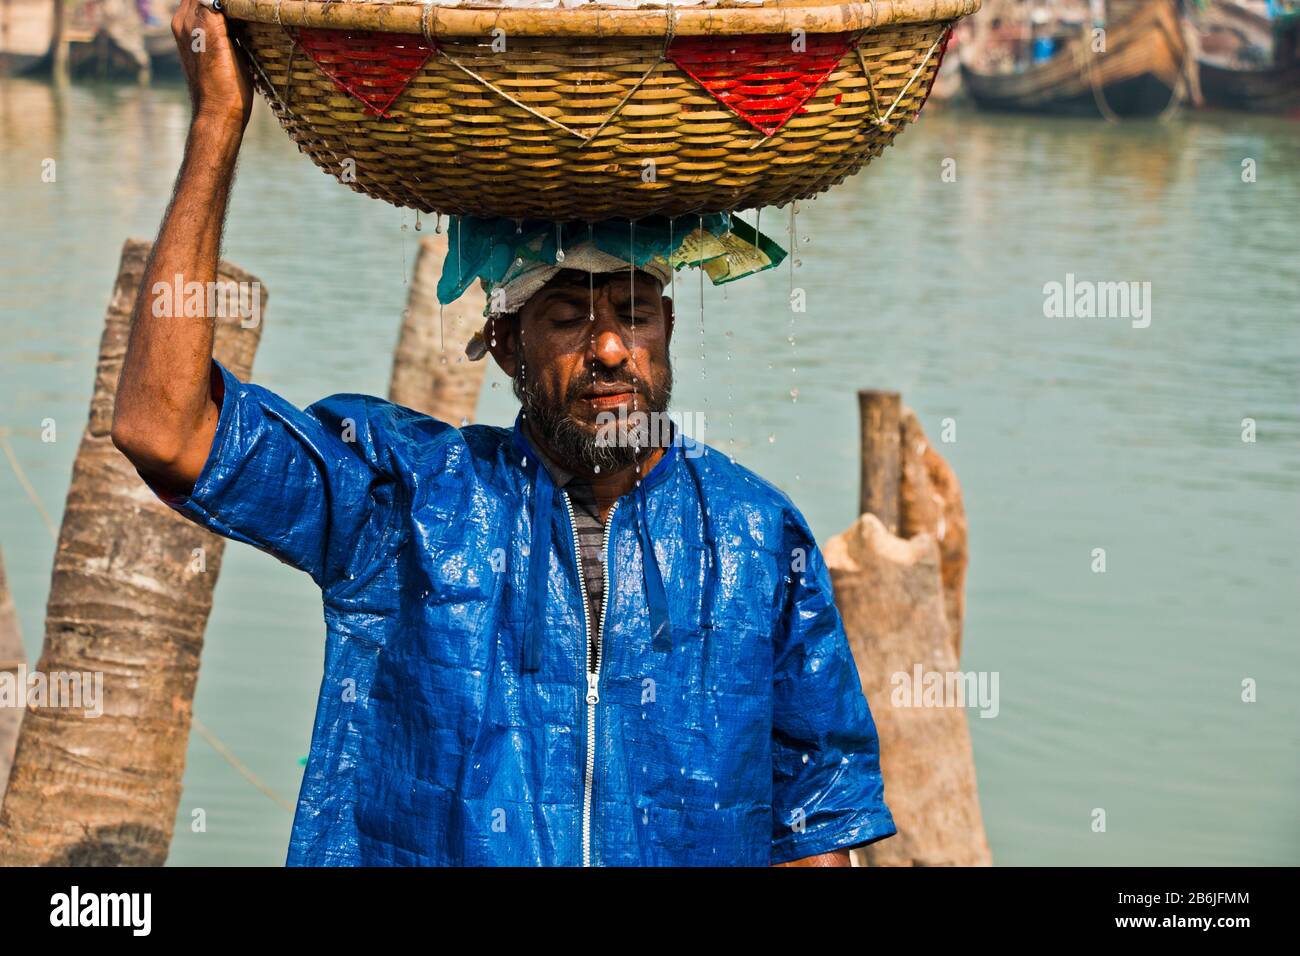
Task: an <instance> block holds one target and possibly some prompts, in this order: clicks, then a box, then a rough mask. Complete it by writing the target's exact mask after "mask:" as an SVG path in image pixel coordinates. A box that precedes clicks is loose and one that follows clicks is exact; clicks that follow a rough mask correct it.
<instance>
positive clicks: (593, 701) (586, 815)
mask: <svg viewBox="0 0 1300 956" xmlns="http://www.w3.org/2000/svg"><path fill="white" fill-rule="evenodd" d="M560 494H561V495H563V496H564V507H565V508H566V509H568V512H569V529H570V531H571V532H572V533H573V557H574V562H575V563H576V564H577V566H578V590H579V592H580V594H581V597H582V620H583V623H584V624H585V625H586V626H585V632H586V635H585V637H586V639H585V642H584V644H583V656H584V657H585V659H586V673H585V675H584V676H585V677H586V679H587V760H586V765H585V767H584V770H583V776H582V865H583V866H591V801H592V791H593V790H594V787H595V781H596V707H597V705H598V704H599V703H600V660H601V656H602V651H603V650H604V642H605V615H606V614H607V613H608V611H609V584H610V581H609V565H610V561H609V537H610V531H611V530H612V529H613V527H614V513H615V512H616V511H618V502H617V501H615V502H614V505H613V507H612V508H610V509H609V515H608V517H606V518H605V535H604V539H603V541H602V542H601V554H603V555H604V556H605V560H604V562H603V564H604V570H603V574H604V587H603V589H602V590H601V595H600V624H599V626H598V627H597V628H596V642H595V645H594V646H593V645H592V641H591V605H590V602H588V600H587V577H586V574H585V573H584V572H583V569H582V542H581V541H580V540H579V537H578V522H577V519H576V518H575V517H574V515H573V502H572V501H571V500H570V499H569V493H568V492H567V491H565V490H564V489H560Z"/></svg>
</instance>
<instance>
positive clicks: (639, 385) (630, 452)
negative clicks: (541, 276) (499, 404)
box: [488, 269, 673, 475]
mask: <svg viewBox="0 0 1300 956" xmlns="http://www.w3.org/2000/svg"><path fill="white" fill-rule="evenodd" d="M633 277H634V278H633ZM494 324H495V329H489V335H488V340H489V342H491V341H492V338H493V335H492V334H491V333H493V332H495V338H496V343H497V344H496V345H494V346H493V345H489V351H491V353H492V356H493V358H494V359H496V362H497V364H498V365H500V366H501V368H502V370H504V371H505V373H506V374H507V375H509V376H510V377H511V378H512V379H513V380H514V387H515V394H516V395H517V396H518V397H519V401H520V403H521V404H522V405H523V408H524V414H525V415H526V416H527V419H528V422H529V424H530V426H531V427H532V429H533V430H534V431H535V432H536V433H537V434H538V435H539V437H540V438H541V439H542V440H543V441H544V442H545V444H546V445H547V450H548V451H549V453H550V454H552V455H553V456H554V457H555V459H556V461H557V463H558V464H560V465H562V466H564V467H565V468H568V469H570V470H572V471H574V472H577V473H579V474H585V475H592V474H610V473H612V472H617V471H618V470H620V469H622V468H625V467H627V466H629V465H631V464H633V463H634V462H635V461H637V459H638V458H641V457H644V455H645V453H646V451H647V448H646V444H647V436H648V435H649V436H654V435H655V434H657V430H656V429H649V430H647V429H646V428H645V426H644V421H645V417H644V414H643V415H641V416H638V415H636V414H634V413H638V412H640V413H655V412H659V413H662V412H666V411H667V410H668V401H669V397H670V395H671V392H672V367H671V365H670V362H669V358H668V346H669V342H670V340H671V339H672V331H673V310H672V300H671V299H669V298H668V297H666V296H665V295H664V294H663V287H662V285H661V283H660V282H659V280H658V279H656V278H655V277H653V276H651V275H649V274H647V273H644V272H636V273H633V274H629V273H628V272H615V273H609V274H606V275H598V276H591V275H589V274H588V273H585V272H578V271H576V270H572V269H564V270H561V271H560V272H559V274H557V275H556V276H555V277H554V278H553V279H552V280H551V281H550V282H548V283H547V284H546V285H545V286H543V287H542V289H541V290H540V291H538V292H537V293H536V294H535V295H533V297H532V298H530V299H529V300H528V301H527V302H526V303H524V306H523V308H522V309H520V310H519V313H518V314H517V315H516V316H513V317H507V318H498V319H496V320H495V323H494ZM638 421H640V422H641V423H642V424H641V426H640V427H639V428H638V427H637V423H638Z"/></svg>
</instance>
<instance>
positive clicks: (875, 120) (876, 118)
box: [858, 24, 952, 126]
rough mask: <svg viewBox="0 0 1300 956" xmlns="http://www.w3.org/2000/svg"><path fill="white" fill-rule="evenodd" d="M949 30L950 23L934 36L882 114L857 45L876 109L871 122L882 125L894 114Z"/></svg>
mask: <svg viewBox="0 0 1300 956" xmlns="http://www.w3.org/2000/svg"><path fill="white" fill-rule="evenodd" d="M951 32H952V25H951V24H949V25H947V26H946V27H945V28H944V29H943V30H942V31H941V32H940V33H939V35H938V36H937V37H935V40H934V42H933V43H931V44H930V49H928V50H926V51H925V57H924V59H922V60H921V65H920V66H918V67H917V68H916V69H915V70H913V71H912V75H911V76H909V77H908V78H907V82H906V83H904V84H903V88H902V89H901V90H899V91H898V94H897V95H896V96H895V97H894V99H893V101H892V102H891V103H890V104H889V109H888V110H887V111H886V112H885V115H884V116H881V115H880V102H879V100H877V99H876V89H875V86H874V84H873V83H872V82H871V70H869V69H867V61H866V58H865V57H863V55H862V48H861V47H858V62H860V63H861V64H862V72H863V73H865V74H866V75H867V90H868V91H869V92H870V93H871V105H872V108H873V109H874V110H875V111H876V115H875V116H873V117H872V118H871V122H872V123H874V124H875V125H876V126H884V125H885V124H886V123H888V122H889V117H891V116H893V115H894V110H895V109H897V108H898V104H899V103H901V102H903V97H904V96H906V95H907V91H908V90H910V89H911V88H912V84H913V83H915V82H916V78H917V77H918V76H920V75H921V73H922V71H923V70H924V69H925V67H926V64H928V63H929V62H930V57H932V56H934V51H935V50H937V49H938V48H939V44H940V43H942V42H943V41H944V40H945V39H946V38H947V36H948V34H949V33H951Z"/></svg>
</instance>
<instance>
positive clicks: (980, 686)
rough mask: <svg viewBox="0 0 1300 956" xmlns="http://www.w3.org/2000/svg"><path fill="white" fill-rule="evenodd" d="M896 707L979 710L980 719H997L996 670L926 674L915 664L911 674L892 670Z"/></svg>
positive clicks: (931, 672)
mask: <svg viewBox="0 0 1300 956" xmlns="http://www.w3.org/2000/svg"><path fill="white" fill-rule="evenodd" d="M889 683H890V684H892V685H893V687H894V690H893V693H892V694H890V696H889V702H890V703H891V704H892V705H893V706H895V707H978V708H979V711H980V716H981V717H996V716H997V715H998V711H999V709H1000V705H999V703H998V672H997V671H927V670H925V669H924V668H922V667H921V665H920V664H917V665H916V666H915V667H913V668H912V671H911V673H908V672H907V671H895V672H894V674H893V676H891V677H890V678H889Z"/></svg>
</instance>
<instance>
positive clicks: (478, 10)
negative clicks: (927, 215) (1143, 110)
mask: <svg viewBox="0 0 1300 956" xmlns="http://www.w3.org/2000/svg"><path fill="white" fill-rule="evenodd" d="M484 2H486V0H484ZM980 3H981V0H867V2H866V3H832V4H828V3H823V2H820V0H812V2H809V3H798V2H795V3H791V2H789V0H780V5H776V3H774V2H773V0H764V5H763V6H758V5H755V4H744V5H739V6H725V5H723V6H712V7H678V6H674V5H672V4H671V3H666V4H663V5H661V6H658V7H640V8H628V7H604V8H601V7H595V6H582V7H560V8H556V7H495V8H484V7H466V6H456V7H443V6H438V5H437V3H436V2H427V0H360V2H353V3H348V2H340V0H223V2H222V7H223V9H224V10H225V11H226V13H227V14H228V15H229V16H231V17H233V18H235V19H238V20H249V21H252V22H255V23H267V24H278V25H280V26H285V27H318V28H324V29H337V30H373V31H377V32H380V33H409V34H423V35H424V36H425V37H427V38H430V39H433V38H435V37H439V36H449V37H470V36H488V35H490V34H491V33H492V31H493V30H495V29H501V30H503V31H505V33H506V34H507V35H513V36H520V37H593V38H595V37H667V36H668V35H669V34H670V33H671V35H674V36H711V35H718V36H735V35H739V34H755V33H759V34H763V33H765V34H774V33H790V32H792V31H794V30H796V29H801V30H804V31H805V32H807V33H840V32H843V31H849V30H868V29H872V28H875V27H882V26H892V25H895V24H909V23H935V22H940V21H948V20H957V19H959V18H960V17H964V16H968V15H969V14H972V13H974V12H975V11H976V10H978V9H979V8H980Z"/></svg>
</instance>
